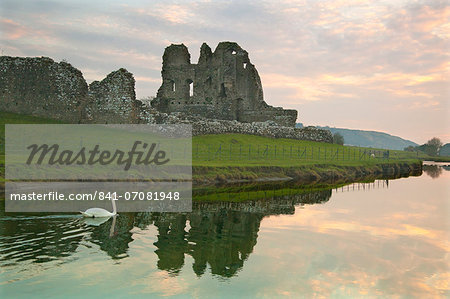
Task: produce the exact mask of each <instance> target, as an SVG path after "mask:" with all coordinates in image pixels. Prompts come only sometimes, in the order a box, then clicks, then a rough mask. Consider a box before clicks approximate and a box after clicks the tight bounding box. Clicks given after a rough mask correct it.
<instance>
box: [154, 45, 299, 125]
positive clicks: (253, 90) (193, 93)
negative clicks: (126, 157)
mask: <svg viewBox="0 0 450 299" xmlns="http://www.w3.org/2000/svg"><path fill="white" fill-rule="evenodd" d="M161 74H162V79H163V82H162V85H161V87H160V88H159V90H158V94H157V97H156V98H155V99H154V100H153V102H152V106H153V107H155V108H156V109H158V110H159V111H161V112H164V113H172V112H183V113H186V114H188V115H196V116H201V117H205V118H213V119H224V120H237V121H240V122H264V121H267V120H271V121H275V122H276V123H278V124H279V125H282V126H294V125H295V122H296V119H297V111H296V110H285V109H282V108H281V107H272V106H269V105H267V103H266V102H265V101H264V97H263V88H262V84H261V79H260V77H259V74H258V71H257V70H256V68H255V66H254V65H253V64H252V63H251V62H250V59H249V57H248V53H247V51H245V50H244V49H242V48H241V47H240V46H239V45H238V44H237V43H232V42H221V43H219V45H218V46H217V48H216V49H215V51H214V52H212V51H211V48H210V47H209V46H208V45H207V44H205V43H204V44H203V45H202V47H201V49H200V57H199V60H198V63H197V64H192V63H191V61H190V54H189V52H188V49H187V48H186V46H185V45H183V44H181V45H171V46H169V47H167V48H166V49H165V51H164V55H163V68H162V72H161Z"/></svg>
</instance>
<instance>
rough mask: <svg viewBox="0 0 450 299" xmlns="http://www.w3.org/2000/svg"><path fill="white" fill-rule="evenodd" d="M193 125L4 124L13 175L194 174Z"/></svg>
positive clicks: (30, 177)
mask: <svg viewBox="0 0 450 299" xmlns="http://www.w3.org/2000/svg"><path fill="white" fill-rule="evenodd" d="M191 132H192V128H191V126H189V125H6V131H5V135H6V163H5V164H6V165H5V172H6V179H9V180H17V179H18V180H42V179H48V180H60V179H63V180H104V179H119V180H123V179H138V180H149V179H152V180H172V179H184V180H190V179H191V178H192V167H191V166H192V138H191Z"/></svg>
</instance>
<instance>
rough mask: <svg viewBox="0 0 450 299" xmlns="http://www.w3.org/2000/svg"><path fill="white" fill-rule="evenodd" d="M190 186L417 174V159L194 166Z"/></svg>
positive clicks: (341, 180) (308, 182) (310, 182)
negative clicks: (339, 163) (284, 164)
mask: <svg viewBox="0 0 450 299" xmlns="http://www.w3.org/2000/svg"><path fill="white" fill-rule="evenodd" d="M192 173H193V185H194V186H202V185H213V184H230V183H242V182H261V183H264V182H275V181H279V182H281V181H294V182H297V183H301V184H305V185H313V184H324V183H325V184H332V185H334V184H344V183H351V182H356V181H361V180H369V179H381V178H391V177H402V176H410V175H420V174H421V173H422V162H421V161H420V160H405V161H390V162H379V163H376V162H373V163H366V164H365V165H333V164H313V165H299V166H286V167H281V166H224V167H208V166H194V167H193V168H192Z"/></svg>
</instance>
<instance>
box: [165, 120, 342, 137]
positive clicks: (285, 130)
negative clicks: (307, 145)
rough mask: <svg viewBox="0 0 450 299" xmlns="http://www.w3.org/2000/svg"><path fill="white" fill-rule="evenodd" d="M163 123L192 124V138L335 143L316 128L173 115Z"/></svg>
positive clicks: (325, 133) (326, 134)
mask: <svg viewBox="0 0 450 299" xmlns="http://www.w3.org/2000/svg"><path fill="white" fill-rule="evenodd" d="M161 123H166V124H179V123H187V124H192V136H198V135H208V134H226V133H237V134H248V135H257V136H264V137H271V138H289V139H297V140H309V141H318V142H328V143H333V135H332V134H331V132H330V131H328V130H323V129H317V128H316V127H305V128H293V127H281V126H278V125H277V124H276V123H275V122H272V121H267V122H253V123H241V122H238V121H235V120H232V121H229V120H209V119H200V118H193V117H186V118H183V115H181V114H173V113H172V114H169V115H166V117H162V118H161Z"/></svg>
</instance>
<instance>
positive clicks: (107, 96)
mask: <svg viewBox="0 0 450 299" xmlns="http://www.w3.org/2000/svg"><path fill="white" fill-rule="evenodd" d="M229 45H230V44H229V43H224V44H223V45H222V44H220V45H219V46H218V49H228V48H227V47H226V46H229ZM169 48H171V49H173V50H170V51H166V53H165V58H164V61H165V65H163V77H165V76H166V72H167V73H169V75H167V76H172V75H170V74H173V72H178V71H179V70H181V73H180V76H181V77H180V78H185V77H183V76H187V75H186V74H190V75H189V77H186V78H194V79H195V80H197V79H198V78H206V77H205V76H206V75H207V74H208V72H205V71H201V72H200V73H198V70H197V69H196V67H195V66H193V65H191V64H190V62H189V60H190V57H189V56H190V55H189V53H188V52H187V49H186V47H184V46H183V45H181V46H175V47H174V46H171V47H169ZM236 49H237V48H236ZM238 50H239V49H238ZM242 51H243V50H242ZM216 52H217V54H216ZM238 53H239V52H238ZM245 53H246V52H245V51H244V52H241V56H239V57H241V58H240V59H241V61H248V62H247V63H248V64H249V65H247V66H246V67H247V68H248V69H249V70H251V68H252V66H251V64H250V61H249V60H246V59H245V58H246V57H247V56H246V54H245ZM214 54H216V55H217V56H216V57H215V58H214ZM214 54H213V53H212V52H211V49H209V47H207V46H206V45H204V46H202V55H201V56H200V59H199V62H200V64H202V65H204V66H202V67H205V68H207V67H208V65H209V64H208V63H211V65H213V66H214V65H219V66H220V65H222V62H221V61H228V62H227V63H229V64H230V63H231V64H232V63H234V62H233V61H234V60H233V59H229V55H238V54H232V53H228V52H226V51H224V50H220V51H217V49H216V51H215V52H214ZM220 55H222V56H220ZM226 57H228V58H226ZM214 59H215V60H214ZM213 60H214V61H215V62H212V61H213ZM218 69H220V70H222V71H225V70H226V69H222V68H221V67H219V68H218ZM233 74H234V75H233ZM254 74H256V75H257V73H256V70H255V73H254ZM241 75H242V74H241ZM191 76H192V77H191ZM202 76H203V77H202ZM221 76H222V75H221ZM235 76H240V75H238V74H236V73H233V72H231V73H228V72H224V74H223V76H222V77H223V78H225V79H226V78H234V77H235ZM252 76H253V75H252ZM252 76H250V77H248V78H253V79H255V77H254V76H253V77H252ZM180 78H178V79H177V80H176V82H181V83H183V82H184V83H185V84H184V85H183V84H181V85H180V87H179V89H175V90H174V91H173V96H174V97H175V96H176V97H180V98H181V97H186V94H189V89H188V88H189V84H188V82H189V80H188V81H186V80H184V79H180ZM208 78H209V77H207V78H206V79H205V80H206V81H208ZM253 79H252V80H253ZM256 79H258V80H255V81H253V83H254V86H253V87H252V88H253V89H252V90H253V92H251V94H252V96H251V97H248V98H247V100H246V101H244V99H243V98H244V96H243V93H244V92H245V90H248V88H247V87H245V86H246V84H244V83H242V86H244V87H242V88H241V87H239V88H234V87H233V86H234V84H241V83H238V82H240V81H237V82H235V81H233V80H234V79H233V80H231V79H230V80H228V79H226V80H225V81H226V82H228V83H227V84H224V89H223V90H222V91H223V92H224V94H225V96H224V97H223V98H220V100H218V99H216V100H215V101H216V102H214V101H213V99H212V96H213V95H214V93H215V92H216V91H215V88H216V87H217V86H216V87H214V88H211V89H208V88H206V89H202V88H197V92H198V93H200V94H202V95H203V96H206V98H210V97H211V103H210V104H206V103H203V102H200V97H199V96H196V97H192V98H191V99H190V100H191V102H192V103H195V104H192V103H191V104H183V106H184V108H183V109H182V110H183V112H174V111H172V109H171V107H172V106H170V105H172V104H171V103H170V104H167V103H166V104H167V105H166V109H163V108H164V107H162V106H161V107H159V108H161V109H155V108H148V107H145V106H144V105H143V104H142V103H141V102H140V101H138V100H136V95H135V89H134V85H135V80H134V78H133V75H132V74H131V73H129V72H128V71H127V70H125V69H119V70H117V71H114V72H112V73H110V74H109V75H108V76H107V77H106V78H105V79H103V80H102V81H94V82H92V83H91V84H90V85H89V86H88V85H87V83H86V81H85V80H84V78H83V75H82V73H81V72H80V71H79V70H78V69H76V68H74V67H72V66H71V65H70V64H68V63H65V62H59V63H58V62H54V61H53V60H52V59H50V58H46V57H41V58H19V57H8V56H3V57H0V110H2V111H8V112H14V113H19V114H27V115H35V116H41V117H47V118H53V119H59V120H62V121H64V122H67V123H109V124H111V123H153V124H170V123H188V124H192V127H193V132H192V133H193V135H204V134H222V133H241V134H251V135H260V136H266V137H273V138H292V139H301V140H314V141H322V142H332V135H331V133H330V132H329V131H327V130H319V129H315V128H305V129H297V128H294V127H293V126H291V125H292V123H293V122H295V117H296V112H295V111H294V112H295V117H294V116H293V114H292V113H291V110H283V109H282V108H275V107H271V106H268V105H267V104H266V103H265V102H264V101H263V100H262V88H261V85H260V81H259V77H257V78H256ZM180 80H181V81H180ZM183 80H184V81H183ZM242 80H243V82H245V80H248V79H242ZM200 81H201V80H200ZM211 82H216V83H217V82H219V81H217V80H215V79H214V80H211ZM216 83H211V84H212V85H213V86H214V84H216ZM167 84H168V83H167V81H164V82H163V85H162V86H161V88H160V90H159V92H158V95H159V96H160V94H161V93H162V94H165V93H167V92H168V91H167V90H166V89H167V88H168V89H169V90H171V88H172V86H171V83H170V82H169V85H167ZM197 84H198V83H197ZM194 86H195V81H194ZM194 90H195V89H194ZM201 92H203V93H201ZM194 94H195V93H194ZM227 94H228V95H233V96H232V97H230V98H231V99H232V98H234V97H241V98H242V100H238V101H228V99H229V97H228V96H227ZM161 99H164V98H161V97H159V98H158V100H161ZM194 99H196V100H194ZM194 101H197V102H194ZM180 102H181V100H180ZM161 103H162V102H160V104H161ZM197 103H198V104H197ZM174 105H175V104H174ZM176 105H182V104H176ZM246 107H250V108H251V109H245V108H246ZM253 108H255V110H253ZM166 112H168V113H166ZM199 115H200V116H199ZM215 118H222V120H217V119H215ZM238 120H241V121H247V122H241V121H238ZM260 120H265V122H261V121H260ZM267 120H270V121H267Z"/></svg>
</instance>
